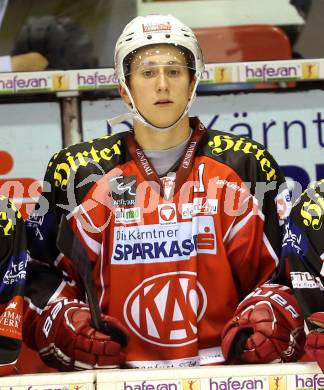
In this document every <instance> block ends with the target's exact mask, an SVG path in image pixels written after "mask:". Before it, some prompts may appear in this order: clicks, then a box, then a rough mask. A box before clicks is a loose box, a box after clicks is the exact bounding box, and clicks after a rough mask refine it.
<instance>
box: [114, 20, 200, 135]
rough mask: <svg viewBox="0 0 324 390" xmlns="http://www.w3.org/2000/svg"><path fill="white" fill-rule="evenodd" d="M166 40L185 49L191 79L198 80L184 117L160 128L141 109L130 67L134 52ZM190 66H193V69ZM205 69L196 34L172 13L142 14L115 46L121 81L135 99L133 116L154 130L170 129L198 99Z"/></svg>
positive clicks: (133, 21) (117, 68)
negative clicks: (132, 89)
mask: <svg viewBox="0 0 324 390" xmlns="http://www.w3.org/2000/svg"><path fill="white" fill-rule="evenodd" d="M164 44H167V45H173V46H175V47H178V48H179V49H180V51H183V52H184V54H185V56H186V58H187V64H188V65H189V64H190V66H188V69H189V74H190V80H191V82H193V80H194V79H195V81H194V87H193V88H192V94H191V97H190V98H189V99H188V104H187V106H186V107H185V109H184V112H183V113H182V115H181V117H180V118H179V119H177V121H176V122H175V123H173V124H172V125H171V126H169V127H167V128H159V127H156V126H154V125H153V124H151V123H149V122H148V121H146V119H145V118H144V117H143V116H142V115H141V114H140V112H139V111H138V110H137V108H136V106H135V103H134V100H133V98H132V95H131V92H130V89H129V85H128V82H127V81H128V80H127V73H128V71H127V66H128V67H129V59H130V58H132V57H133V54H134V53H135V52H136V51H137V50H138V49H142V48H143V47H147V46H155V45H164ZM191 63H192V65H191ZM190 69H192V70H191V71H190ZM203 71H204V62H203V56H202V51H201V48H200V45H199V43H198V41H197V38H196V36H195V34H194V33H193V31H192V30H191V29H190V28H189V27H187V26H186V25H184V24H183V23H182V22H180V21H179V20H178V19H176V18H175V17H173V16H172V15H148V16H138V17H136V18H135V19H133V20H132V21H131V22H130V23H128V24H127V25H126V27H125V28H124V30H123V32H122V34H121V35H120V37H119V38H118V40H117V43H116V47H115V73H116V76H117V79H118V81H119V84H120V85H121V86H122V87H123V88H124V89H125V91H126V93H127V95H128V97H129V99H130V101H131V105H132V108H130V106H129V104H127V107H128V109H130V110H131V114H132V115H133V119H136V120H138V121H140V122H141V123H143V124H144V125H145V126H149V127H151V128H153V129H154V130H160V131H161V130H169V129H171V128H173V127H174V126H176V125H177V124H178V123H179V122H180V121H181V120H182V119H183V117H184V116H185V115H186V114H187V112H188V110H189V108H190V107H191V105H192V103H193V101H194V99H195V92H196V89H197V86H198V83H199V81H200V79H201V76H202V73H203Z"/></svg>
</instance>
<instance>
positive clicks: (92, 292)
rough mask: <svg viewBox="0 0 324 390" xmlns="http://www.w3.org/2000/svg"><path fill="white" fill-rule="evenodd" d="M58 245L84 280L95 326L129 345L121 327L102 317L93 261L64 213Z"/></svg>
mask: <svg viewBox="0 0 324 390" xmlns="http://www.w3.org/2000/svg"><path fill="white" fill-rule="evenodd" d="M56 245H57V247H58V249H59V250H60V251H61V252H62V253H63V254H64V255H66V256H67V257H68V258H69V259H70V260H71V261H72V263H73V265H74V266H75V268H76V270H77V271H78V273H79V275H80V278H81V279H82V281H83V284H84V288H85V290H86V294H87V298H88V303H89V308H90V314H91V321H92V324H93V327H94V328H95V329H96V330H98V331H100V332H102V333H105V334H108V335H109V336H111V338H112V340H114V341H116V342H118V343H119V344H120V345H121V346H123V347H125V346H126V345H127V339H126V337H125V335H124V333H123V332H122V331H121V330H120V329H119V328H117V327H115V326H113V325H111V324H107V322H105V321H103V320H102V319H101V311H100V307H99V302H98V296H97V293H96V289H95V285H94V281H93V277H92V268H91V261H90V259H89V257H88V254H87V252H86V250H85V249H84V247H83V245H82V244H81V242H80V241H79V239H78V238H77V237H76V235H75V234H74V232H73V230H72V228H71V226H70V224H69V223H68V221H67V219H66V217H65V215H62V217H61V221H60V225H59V231H58V235H57V240H56Z"/></svg>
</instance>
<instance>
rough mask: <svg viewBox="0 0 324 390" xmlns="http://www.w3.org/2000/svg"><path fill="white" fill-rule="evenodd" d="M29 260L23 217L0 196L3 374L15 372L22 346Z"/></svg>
mask: <svg viewBox="0 0 324 390" xmlns="http://www.w3.org/2000/svg"><path fill="white" fill-rule="evenodd" d="M27 261H28V255H27V247H26V231H25V225H24V221H23V218H22V216H21V214H20V212H19V211H18V210H17V209H16V207H15V206H14V204H13V203H12V202H11V201H10V200H8V199H6V198H5V197H2V196H0V375H8V374H10V373H12V371H13V368H14V364H15V362H16V361H17V359H18V355H19V352H20V348H21V340H22V317H23V300H24V292H25V282H26V266H27Z"/></svg>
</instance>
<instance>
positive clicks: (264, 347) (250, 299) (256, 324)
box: [222, 284, 305, 363]
mask: <svg viewBox="0 0 324 390" xmlns="http://www.w3.org/2000/svg"><path fill="white" fill-rule="evenodd" d="M303 323H304V321H303V317H302V315H301V313H300V310H299V308H298V305H297V301H296V299H295V297H294V296H293V295H292V292H291V290H290V289H289V288H288V287H285V286H280V285H276V284H264V285H262V286H260V287H259V288H257V289H255V290H254V291H252V293H251V294H249V295H248V296H247V297H246V298H245V299H244V300H243V301H242V302H241V303H240V304H239V306H238V307H237V309H236V311H235V313H234V317H233V318H232V319H231V320H230V321H229V322H228V323H227V324H226V326H225V328H224V330H223V334H222V350H223V354H224V357H225V359H226V361H227V362H228V363H268V362H293V361H296V360H297V359H298V357H299V356H300V355H301V354H302V352H303V346H304V342H305V333H304V330H303Z"/></svg>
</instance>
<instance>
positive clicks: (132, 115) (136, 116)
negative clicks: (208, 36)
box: [107, 75, 200, 132]
mask: <svg viewBox="0 0 324 390" xmlns="http://www.w3.org/2000/svg"><path fill="white" fill-rule="evenodd" d="M195 77H196V81H195V85H194V87H193V90H192V94H191V97H190V99H189V101H188V103H187V105H186V107H185V109H184V111H183V113H182V114H181V116H180V117H179V118H178V119H177V120H176V121H175V122H174V123H173V124H172V125H170V126H168V127H158V126H154V125H153V124H152V123H150V122H149V121H148V120H146V119H145V118H144V116H143V115H142V114H141V113H140V112H139V111H138V110H137V108H136V105H135V102H134V99H133V97H132V94H131V92H130V90H129V88H128V86H127V85H126V83H125V82H124V81H121V82H120V84H121V86H122V87H123V88H125V91H126V93H127V95H128V97H129V100H130V101H131V105H129V104H126V103H125V104H126V106H127V108H128V110H130V112H128V113H125V114H121V115H118V116H115V117H113V118H111V119H108V120H107V122H108V123H109V125H110V126H114V125H116V124H118V123H120V122H122V121H124V120H137V121H138V122H140V123H142V124H143V125H144V126H147V127H150V128H151V129H152V130H155V131H160V132H165V131H168V130H171V129H173V128H174V127H175V126H177V125H178V124H179V123H180V122H181V120H182V119H183V118H184V117H185V115H186V114H187V113H188V111H189V109H190V107H191V105H192V103H193V102H194V100H195V98H196V89H197V86H198V83H199V79H200V77H197V75H195Z"/></svg>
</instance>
